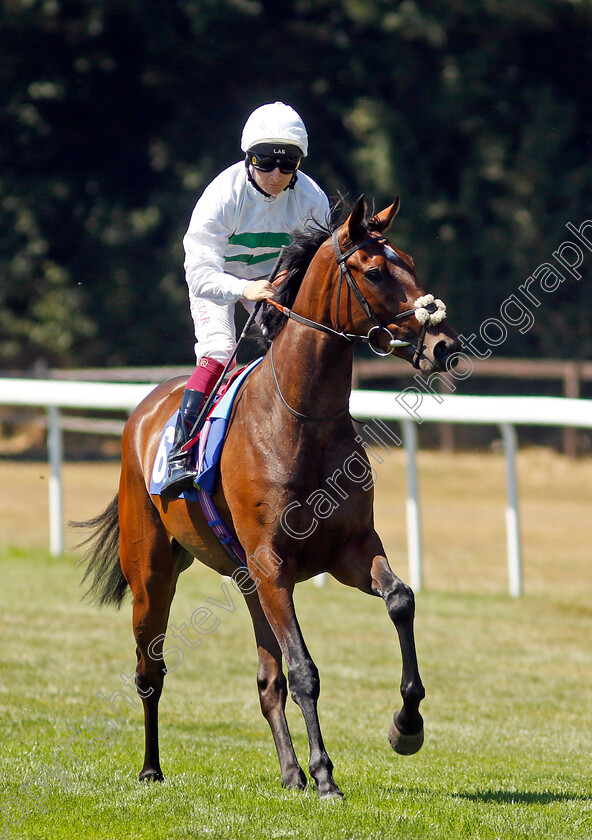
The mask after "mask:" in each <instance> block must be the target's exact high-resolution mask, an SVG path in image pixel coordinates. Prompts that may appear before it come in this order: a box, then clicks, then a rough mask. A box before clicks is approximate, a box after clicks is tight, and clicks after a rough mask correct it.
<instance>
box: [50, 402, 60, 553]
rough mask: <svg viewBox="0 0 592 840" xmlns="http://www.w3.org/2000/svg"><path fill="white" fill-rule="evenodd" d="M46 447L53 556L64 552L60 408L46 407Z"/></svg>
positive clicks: (51, 551) (51, 549)
mask: <svg viewBox="0 0 592 840" xmlns="http://www.w3.org/2000/svg"><path fill="white" fill-rule="evenodd" d="M47 448H48V450H49V470H50V472H49V551H50V553H51V554H52V555H53V556H54V557H58V556H59V555H60V554H63V553H64V504H63V493H62V449H63V448H62V431H61V429H60V410H59V408H57V406H55V405H50V406H48V407H47Z"/></svg>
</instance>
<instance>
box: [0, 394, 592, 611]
mask: <svg viewBox="0 0 592 840" xmlns="http://www.w3.org/2000/svg"><path fill="white" fill-rule="evenodd" d="M154 387H155V386H154V384H141V385H138V384H129V383H121V382H116V383H108V382H72V381H56V380H41V379H0V405H13V406H38V407H42V408H45V409H46V411H47V415H48V453H49V464H50V479H49V548H50V552H51V553H52V554H54V555H59V554H62V553H63V552H64V521H63V520H64V517H63V499H62V478H61V469H62V459H63V444H62V430H61V418H60V409H64V408H76V409H90V410H94V411H112V410H124V411H131V410H132V409H134V408H135V407H136V406H137V405H138V403H140V402H141V401H142V400H143V399H144V397H145V396H146V395H147V394H149V393H150V391H152V390H153V388H154ZM350 410H351V413H352V415H353V416H354V417H355V418H360V419H370V420H373V419H376V418H379V419H381V420H397V421H399V422H400V424H401V428H402V434H403V444H404V447H405V451H406V456H407V501H406V520H407V553H408V561H409V582H410V584H411V586H412V587H413V588H414V589H415V590H416V591H419V590H420V589H421V585H422V551H421V529H420V504H419V485H418V480H417V463H416V461H417V426H418V424H419V423H422V422H424V421H425V422H430V423H465V424H495V425H498V426H499V427H500V430H501V433H502V439H503V444H504V453H505V459H506V491H507V502H506V536H507V560H508V576H509V592H510V595H512V596H513V597H519V596H520V595H521V594H522V591H523V582H522V558H521V546H520V520H519V505H518V486H517V481H516V450H517V437H516V429H515V427H516V425H521V424H522V425H537V426H560V427H568V428H588V429H590V428H592V400H586V399H569V398H563V397H472V396H459V395H453V394H438V395H435V394H430V393H425V394H420V392H419V391H418V390H417V389H409V388H407V389H405V390H404V391H366V390H357V389H356V390H354V391H352V395H351V400H350Z"/></svg>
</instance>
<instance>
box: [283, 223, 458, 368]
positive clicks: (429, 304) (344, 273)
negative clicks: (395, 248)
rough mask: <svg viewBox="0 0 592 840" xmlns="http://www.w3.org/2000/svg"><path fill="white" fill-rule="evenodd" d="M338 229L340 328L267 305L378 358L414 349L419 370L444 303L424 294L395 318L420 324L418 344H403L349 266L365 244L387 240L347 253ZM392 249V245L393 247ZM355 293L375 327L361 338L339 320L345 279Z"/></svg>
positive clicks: (380, 238) (375, 239)
mask: <svg viewBox="0 0 592 840" xmlns="http://www.w3.org/2000/svg"><path fill="white" fill-rule="evenodd" d="M338 234H339V228H336V229H335V230H334V231H333V237H332V240H333V250H334V252H335V259H336V260H337V265H338V266H339V281H338V286H337V298H336V305H335V309H336V313H335V323H336V325H337V329H333V328H332V327H328V326H327V325H326V324H320V323H318V322H317V321H313V320H311V319H310V318H305V317H304V316H303V315H298V314H297V313H295V312H292V310H291V309H290V308H289V307H287V306H282V304H280V303H277V301H274V300H268V301H267V303H268V304H271V305H272V306H274V307H275V308H276V309H278V310H279V311H280V312H281V313H282V314H283V315H285V316H286V317H287V318H291V319H292V320H293V321H297V322H298V323H299V324H304V325H305V326H307V327H312V328H313V329H315V330H320V331H321V332H324V333H328V334H329V335H335V336H338V337H339V338H343V339H345V340H346V341H349V342H352V341H360V342H363V343H364V344H367V345H368V347H369V348H370V349H371V350H372V352H373V353H375V354H376V355H377V356H390V355H391V354H392V353H394V351H395V350H397V349H398V348H399V347H413V350H414V353H413V360H412V364H413V367H415V368H419V360H420V359H421V357H422V355H423V350H424V344H425V335H426V331H427V329H428V327H430V326H435V325H436V324H439V323H440V321H443V320H444V318H445V317H446V307H445V306H444V304H443V303H442V301H441V300H437V299H435V298H434V296H433V295H424V296H422V297H420V298H418V299H417V300H416V301H415V302H414V304H413V309H406V310H404V311H403V312H399V313H397V315H395V316H394V318H393V320H394V321H402V320H404V319H405V318H410V317H411V316H412V315H414V316H415V317H416V318H417V320H418V321H419V323H420V324H421V331H420V333H419V337H418V340H417V344H415V345H414V344H412V342H411V341H402V340H401V339H399V338H395V336H394V335H393V333H392V332H391V331H390V329H389V328H388V326H387V325H386V324H385V323H383V321H381V319H380V318H379V317H378V315H377V314H376V312H375V311H374V310H373V309H372V307H371V305H370V304H369V302H368V301H367V300H366V298H365V297H364V294H363V292H362V290H361V289H360V287H359V286H358V284H357V282H356V280H355V277H354V276H353V274H352V273H351V270H350V268H349V266H348V265H347V260H348V258H349V257H351V255H352V254H355V252H356V251H359V250H360V249H362V248H364V247H365V246H366V245H370V244H372V245H375V244H378V243H382V244H385V245H389V244H390V243H389V242H388V239H387V238H386V237H385V236H382V235H379V236H369V237H368V238H366V239H364V240H363V241H362V242H359V243H358V244H357V245H354V246H353V247H351V248H349V249H348V250H347V251H345V252H342V251H341V248H340V246H339V240H338ZM391 247H392V246H391ZM344 277H345V280H346V282H347V284H348V286H349V288H350V289H351V291H352V294H353V295H354V297H355V298H356V300H357V301H358V303H359V304H360V306H361V307H362V309H363V310H364V312H365V313H366V315H367V316H368V318H369V319H370V320H371V321H372V324H373V326H372V327H370V329H369V330H368V334H367V335H359V334H357V333H346V332H344V331H343V330H342V329H341V328H340V321H339V304H340V300H341V289H342V285H343V278H344ZM385 333H386V334H387V335H388V344H389V349H388V350H383V349H382V348H381V347H380V345H379V344H378V341H379V339H380V336H381V335H383V334H385Z"/></svg>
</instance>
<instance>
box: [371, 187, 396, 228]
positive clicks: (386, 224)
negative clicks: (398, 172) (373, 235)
mask: <svg viewBox="0 0 592 840" xmlns="http://www.w3.org/2000/svg"><path fill="white" fill-rule="evenodd" d="M400 207H401V199H400V198H399V196H397V197H396V198H395V200H394V201H393V203H392V204H391V206H390V207H387V208H386V210H381V212H380V213H377V214H376V215H375V216H373V217H372V219H371V220H370V224H371V226H372V227H373V228H374V229H375V230H379V231H380V232H381V233H384V232H385V231H386V230H388V229H389V228H390V226H391V223H392V221H393V219H394V218H395V216H396V215H397V213H398V212H399V209H400Z"/></svg>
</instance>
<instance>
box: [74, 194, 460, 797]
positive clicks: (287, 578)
mask: <svg viewBox="0 0 592 840" xmlns="http://www.w3.org/2000/svg"><path fill="white" fill-rule="evenodd" d="M398 210H399V199H398V197H397V199H396V200H395V202H394V203H393V204H392V205H391V206H390V207H387V208H386V209H385V210H383V211H381V212H378V213H376V214H375V215H373V216H372V217H371V218H369V219H368V218H367V213H366V204H365V201H364V197H363V196H361V197H360V198H359V199H358V201H357V202H356V203H355V206H354V207H353V209H352V211H351V213H350V215H349V216H348V218H347V219H346V220H345V222H344V223H343V224H341V225H333V226H332V227H327V226H326V225H325V226H323V225H322V224H315V225H312V226H309V229H308V230H305V231H302V232H300V233H298V234H295V235H294V238H293V242H292V244H291V245H289V246H288V247H287V249H286V252H285V254H284V262H283V266H284V267H285V271H284V278H283V279H282V280H281V281H280V282H279V284H278V292H277V294H276V295H275V298H274V301H272V302H274V306H275V308H271V307H267V309H266V312H265V314H264V315H263V319H262V323H263V327H262V328H263V332H264V335H266V338H267V342H268V346H269V349H268V351H267V353H266V354H265V356H264V358H263V360H262V361H261V362H260V364H259V365H258V366H257V367H256V368H255V369H254V370H253V372H252V373H251V374H250V375H249V377H248V378H247V379H246V381H245V382H244V383H243V384H242V385H241V386H240V389H239V391H238V394H237V397H236V400H235V403H234V406H233V409H232V413H231V416H230V419H229V426H228V430H227V433H226V438H225V443H224V448H223V450H222V454H221V459H220V464H219V473H218V478H217V480H216V484H215V488H214V493H213V497H212V498H213V502H214V503H215V506H216V508H217V510H218V512H219V514H220V516H221V518H222V519H223V520H224V522H225V523H227V525H228V528H229V529H230V531H231V532H232V534H233V535H234V536H235V538H236V539H237V540H238V542H239V543H240V545H241V546H242V548H243V549H244V552H245V555H246V557H247V558H248V559H247V561H246V562H247V568H246V569H243V570H242V571H243V578H242V581H241V583H240V586H239V588H240V590H241V591H242V594H243V595H244V598H245V601H246V604H247V607H248V610H249V612H250V616H251V619H252V622H253V627H254V631H255V639H256V643H257V652H258V670H257V687H258V692H259V700H260V705H261V711H262V714H263V716H264V717H265V719H266V720H267V722H268V724H269V726H270V728H271V733H272V736H273V740H274V742H275V748H276V751H277V755H278V759H279V765H280V771H281V783H282V785H283V786H284V787H288V788H296V789H304V788H305V787H306V784H307V779H306V776H305V773H304V771H303V770H302V768H301V766H300V764H299V763H298V759H297V757H296V754H295V751H294V747H293V744H292V740H291V736H290V732H289V729H288V725H287V721H286V716H285V706H286V699H287V694H288V686H289V691H290V694H291V697H292V699H293V700H294V701H295V702H296V704H297V705H298V706H299V707H300V710H301V712H302V714H303V717H304V721H305V724H306V730H307V735H308V742H309V763H308V768H309V772H310V776H311V778H312V780H313V781H314V783H315V784H316V788H317V793H318V795H319V797H321V798H339V797H342V796H343V794H342V792H341V790H340V789H339V787H338V786H337V784H336V782H335V781H334V779H333V763H332V762H331V759H330V757H329V755H328V753H327V750H326V748H325V744H324V742H323V736H322V733H321V729H320V725H319V718H318V712H317V704H318V699H319V693H320V682H319V673H318V669H317V667H316V666H315V664H314V662H313V660H312V658H311V656H310V653H309V651H308V649H307V646H306V643H305V640H304V638H303V635H302V632H301V630H300V627H299V624H298V618H297V616H296V612H295V608H294V602H293V592H294V586H295V584H296V583H299V582H300V581H304V580H307V579H309V578H311V577H313V576H316V575H319V574H321V573H325V572H327V573H329V574H330V575H332V576H333V577H334V578H335V579H336V580H338V581H340V582H341V583H343V584H345V585H348V586H351V587H356V588H357V589H359V590H361V591H362V592H365V593H366V594H368V595H373V596H379V597H381V598H382V599H383V600H384V602H385V604H386V609H387V612H388V615H389V617H390V619H391V620H392V622H393V623H394V625H395V628H396V631H397V634H398V637H399V642H400V648H401V655H402V677H401V686H400V691H401V696H402V701H403V702H402V706H401V708H400V709H399V711H397V712H395V714H394V715H393V720H392V723H391V725H390V729H389V733H388V737H389V741H390V744H391V746H392V748H393V749H394V750H395V751H396V752H397V753H399V754H402V755H409V754H412V753H415V752H417V751H418V750H419V749H420V747H421V745H422V743H423V738H424V735H423V719H422V716H421V714H420V711H419V705H420V702H421V700H422V699H423V698H424V696H425V691H424V687H423V685H422V682H421V678H420V674H419V668H418V661H417V654H416V646H415V638H414V613H415V602H414V595H413V592H412V591H411V589H410V587H409V586H407V585H406V584H405V583H403V582H402V581H401V580H400V579H399V578H398V577H397V576H396V575H395V573H394V572H393V571H392V569H391V567H390V565H389V562H388V560H387V557H386V553H385V550H384V547H383V545H382V542H381V540H380V538H379V536H378V534H377V533H376V531H375V529H374V524H373V488H372V482H369V481H367V480H366V481H364V482H362V481H360V480H359V477H360V476H361V475H362V473H363V471H364V469H365V470H366V471H367V472H366V476H369V475H370V474H371V471H370V466H369V461H368V456H367V453H366V452H365V449H364V446H363V445H362V443H361V442H360V441H361V438H360V436H359V435H357V434H356V431H355V427H354V425H353V422H352V418H351V416H350V414H349V409H348V406H349V398H350V392H351V383H352V366H353V355H354V346H355V344H356V342H357V341H362V342H365V343H366V344H368V345H369V346H370V347H371V348H372V349H373V350H374V351H375V352H377V353H378V354H379V355H388V354H390V353H393V354H394V355H396V356H398V357H401V358H403V359H406V360H408V361H409V362H410V363H411V364H413V365H414V366H415V367H416V368H417V369H418V370H419V371H420V372H421V373H423V374H427V373H430V372H433V371H442V370H444V369H445V368H446V367H447V366H448V368H450V367H451V366H453V365H454V363H455V354H457V353H458V351H459V350H460V344H459V340H458V336H457V335H456V333H455V332H454V331H453V330H452V328H450V327H449V326H448V325H447V323H446V322H445V320H444V316H445V308H444V305H443V304H442V302H441V301H438V300H434V298H433V296H431V295H426V294H425V292H424V290H423V289H422V288H421V287H420V286H419V284H418V281H417V277H416V273H415V268H414V263H413V260H412V259H411V257H409V256H408V255H407V254H405V253H404V252H403V251H401V250H399V249H398V248H395V247H394V246H393V245H391V244H390V243H389V241H388V240H387V239H386V237H385V235H384V234H385V232H386V231H387V229H388V228H389V226H390V224H391V222H392V221H393V219H394V218H395V216H396V214H397V212H398ZM185 381H186V380H185V378H182V377H177V378H175V379H172V380H169V381H167V382H164V383H162V384H160V385H158V386H156V388H155V389H154V390H153V391H152V392H151V393H150V394H149V395H148V396H147V397H146V398H145V399H144V400H143V401H142V402H141V403H140V405H139V406H138V407H137V408H136V409H135V410H134V411H133V413H132V414H131V415H130V417H129V419H128V421H127V423H126V425H125V428H124V432H123V438H122V463H121V476H120V484H119V491H118V493H117V495H116V496H115V498H114V499H113V501H112V502H111V504H110V505H109V506H108V507H107V509H106V510H105V511H104V513H103V514H101V515H99V516H98V517H96V518H95V519H93V520H90V521H89V522H87V523H79V524H81V525H86V526H89V527H91V528H92V532H91V534H90V536H89V537H87V539H86V540H85V543H87V553H86V555H85V556H84V557H83V558H82V559H81V561H80V562H81V563H82V564H83V565H85V566H86V571H85V576H84V579H86V578H87V577H89V576H90V578H91V579H92V584H91V586H90V589H89V593H90V594H91V596H94V598H95V600H96V601H97V602H98V603H99V604H105V603H112V604H115V605H116V606H120V605H121V603H122V600H123V598H124V595H125V593H126V590H127V588H128V587H129V589H130V590H131V593H132V595H133V630H134V636H135V642H136V655H137V667H136V673H135V684H136V688H137V691H138V693H139V695H140V697H141V699H142V703H143V707H144V724H145V757H144V764H143V767H142V769H141V772H140V780H155V781H160V780H162V779H163V772H162V769H161V765H160V759H159V744H158V703H159V699H160V696H161V693H162V689H163V681H164V674H165V673H166V667H165V663H164V659H163V653H162V651H163V640H164V639H165V637H166V630H167V622H168V616H169V610H170V607H171V602H172V599H173V596H174V593H175V588H176V584H177V579H178V577H179V575H180V573H181V572H182V571H184V570H185V569H187V568H188V567H189V566H190V565H191V564H192V562H193V560H194V558H197V559H199V560H200V561H201V562H202V563H204V564H205V565H206V566H209V567H210V568H212V569H214V570H215V571H217V572H218V573H219V574H220V575H223V576H230V577H233V575H235V572H236V570H237V566H236V564H235V563H234V562H233V560H232V559H231V557H230V555H229V553H228V552H227V551H226V550H225V549H224V548H223V547H222V546H221V543H220V542H219V541H218V539H217V538H216V537H215V536H214V535H213V533H212V530H211V529H210V527H208V524H207V520H206V517H205V515H204V513H203V511H202V509H201V507H200V505H199V503H197V502H194V501H187V500H186V499H184V498H181V499H173V500H167V499H165V498H162V497H161V496H158V495H150V492H149V488H150V476H151V470H152V467H153V463H154V460H155V456H156V454H157V447H158V445H159V438H160V435H161V432H162V429H163V427H164V425H165V422H166V420H167V419H168V418H169V417H170V416H171V415H172V414H173V413H174V411H175V410H176V409H177V408H178V406H179V403H180V399H181V394H182V391H183V388H184V384H185ZM354 465H355V467H354ZM348 466H349V470H348ZM346 474H347V475H349V477H350V480H349V483H347V482H346V478H345V476H346ZM355 476H357V478H354V477H355ZM328 486H330V487H332V488H333V489H334V490H335V493H334V494H333V495H334V497H335V498H336V499H338V502H339V504H338V505H337V504H336V505H334V509H332V510H331V512H330V515H328V514H327V512H326V511H325V509H324V508H322V499H321V494H320V493H319V491H322V489H323V488H325V489H326V488H327V487H328ZM315 499H316V502H317V503H318V505H319V508H318V510H319V514H318V515H317V516H316V517H314V518H313V519H311V508H312V509H314V510H317V508H314V507H313V506H314V503H315ZM307 502H308V504H307ZM323 511H324V512H323ZM262 557H263V560H262ZM234 580H238V578H237V577H235V578H234ZM284 658H285V661H286V665H287V672H288V679H287V680H286V676H285V675H284V672H283V659H284Z"/></svg>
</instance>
